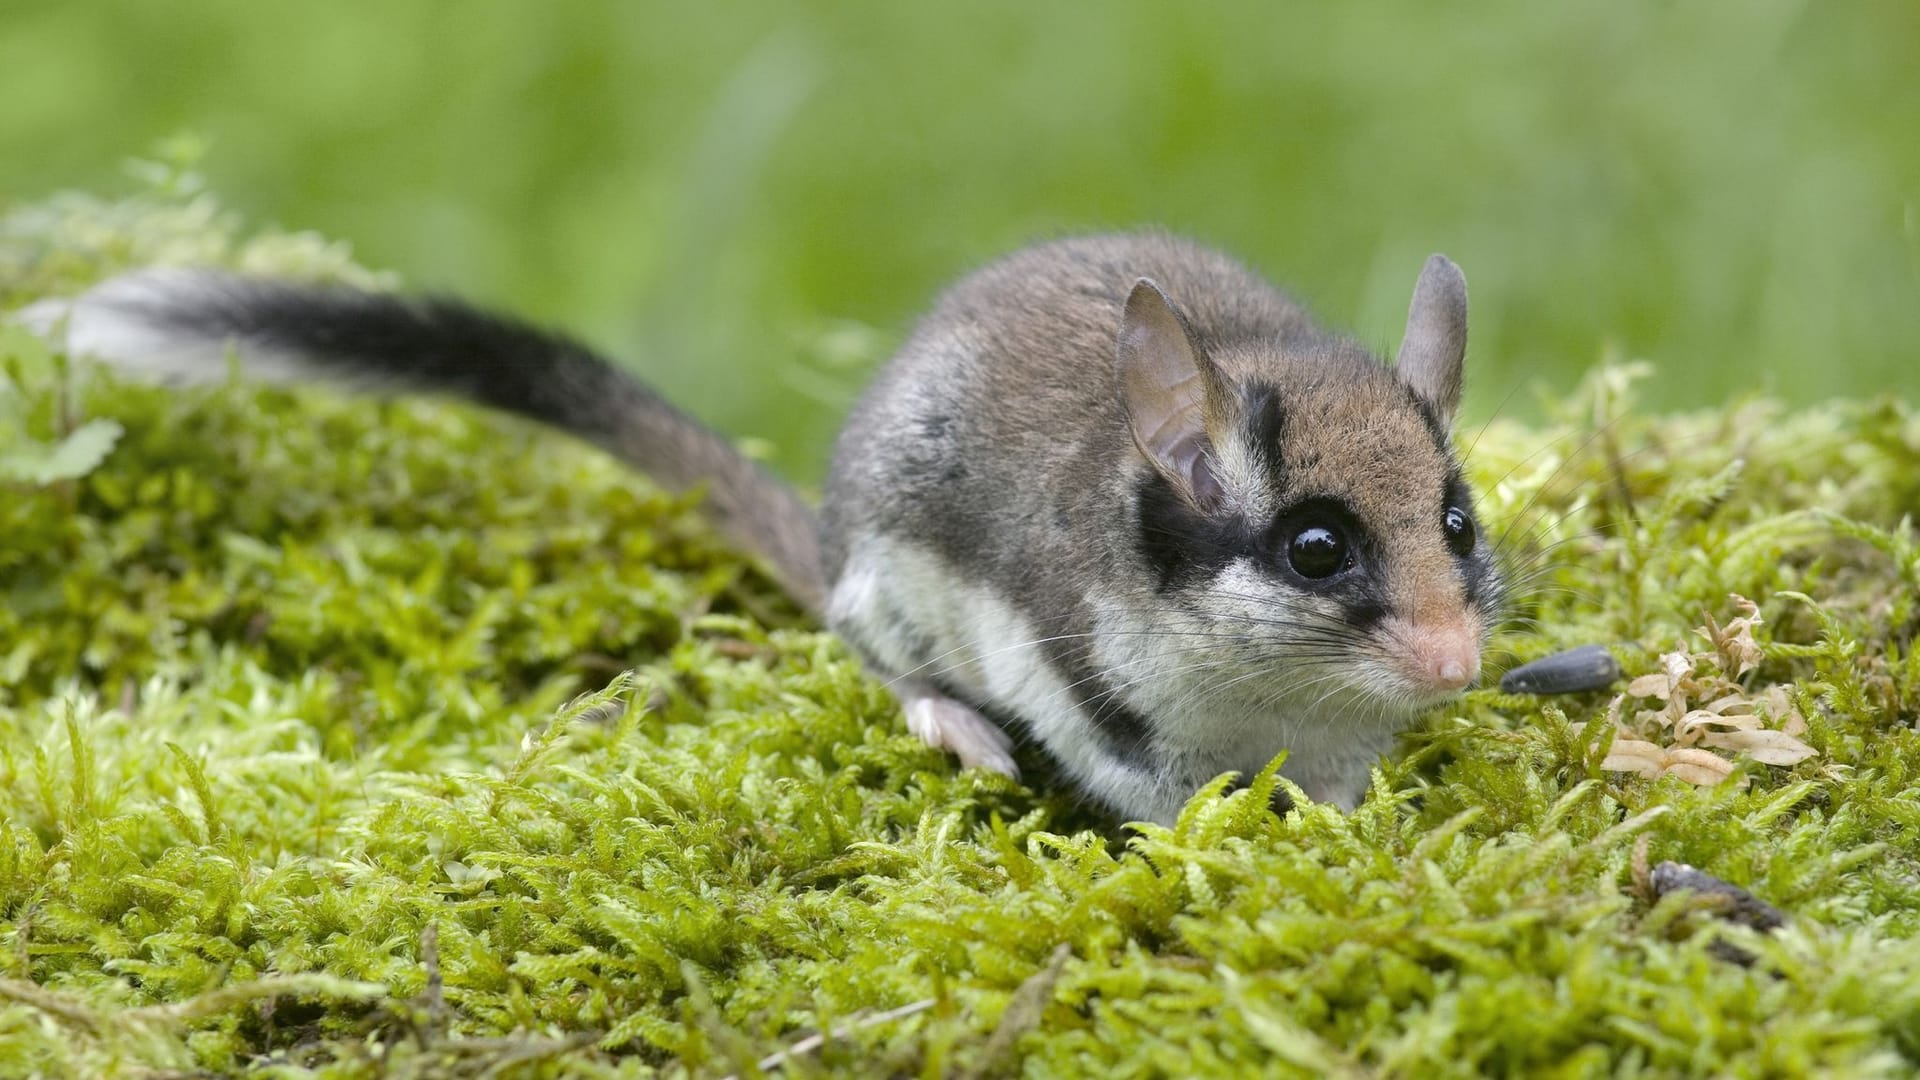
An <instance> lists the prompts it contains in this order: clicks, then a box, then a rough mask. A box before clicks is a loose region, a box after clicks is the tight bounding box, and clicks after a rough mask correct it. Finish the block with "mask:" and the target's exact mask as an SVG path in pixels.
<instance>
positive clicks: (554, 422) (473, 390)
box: [23, 270, 826, 611]
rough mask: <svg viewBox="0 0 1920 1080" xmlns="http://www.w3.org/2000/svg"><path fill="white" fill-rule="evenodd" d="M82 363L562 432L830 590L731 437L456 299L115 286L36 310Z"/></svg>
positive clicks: (521, 326)
mask: <svg viewBox="0 0 1920 1080" xmlns="http://www.w3.org/2000/svg"><path fill="white" fill-rule="evenodd" d="M23 314H24V316H25V318H26V321H27V322H28V323H29V324H32V325H37V326H39V327H40V328H41V329H43V330H46V331H58V329H59V327H60V325H61V322H62V320H63V319H64V323H65V327H66V335H67V336H66V346H67V349H68V351H69V352H70V353H72V354H73V355H75V356H92V357H97V358H99V359H102V360H105V361H106V362H108V363H109V364H111V365H112V366H114V367H115V368H118V369H120V370H122V371H125V372H127V373H129V374H132V375H135V376H139V377H146V378H154V379H161V380H166V381H175V382H177V381H188V382H208V381H213V380H217V379H220V378H222V377H224V376H225V373H226V371H227V366H226V364H227V357H228V355H229V352H230V351H231V352H233V353H235V354H237V356H238V358H239V362H240V365H241V370H242V371H243V372H245V373H246V374H248V375H251V376H254V377H257V378H262V379H267V380H270V381H275V382H320V381H324V382H331V383H336V384H341V385H345V386H348V387H352V388H356V389H361V390H366V391H370V392H378V393H406V392H424V393H436V394H447V395H453V396H457V397H464V398H467V399H470V400H472V401H476V402H479V403H481V404H483V405H488V406H491V407H493V408H496V409H501V410H504V411H506V412H510V413H517V414H519V415H521V416H525V417H529V418H531V419H534V420H537V421H540V422H541V423H544V424H549V425H551V426H553V427H556V428H559V429H561V430H563V431H567V432H569V433H571V434H573V435H576V436H578V437H580V438H582V439H584V440H586V441H588V442H591V443H593V444H595V445H596V446H599V447H601V448H602V449H605V450H606V451H608V452H609V453H611V454H613V455H615V456H616V457H618V458H620V459H621V460H623V461H625V462H627V463H628V464H630V465H633V466H635V467H636V468H638V469H640V470H642V471H644V472H646V473H648V474H649V475H651V476H652V477H653V478H654V479H656V480H658V481H659V482H660V483H662V484H664V485H666V486H668V487H671V488H674V489H678V490H684V489H686V488H689V487H692V486H694V485H696V484H701V483H704V484H706V485H707V511H708V513H709V514H710V515H711V516H712V517H713V518H714V520H715V523H716V524H717V525H718V526H719V528H720V529H721V531H722V532H724V533H725V534H726V535H727V536H728V537H729V538H730V539H732V540H733V541H734V542H735V543H738V544H740V545H741V546H743V547H745V548H747V549H748V550H749V551H751V552H752V553H753V554H755V555H758V556H760V557H761V558H762V559H763V560H765V561H766V562H767V563H768V564H769V568H770V570H771V571H772V572H773V573H774V575H775V577H776V578H777V579H778V580H779V581H780V583H781V584H782V585H783V586H785V587H786V588H787V589H788V590H789V591H790V592H791V593H792V594H793V596H794V597H795V598H796V599H798V600H799V601H800V602H801V603H803V604H805V605H807V606H808V607H810V608H812V609H813V610H815V611H819V610H820V605H821V603H822V600H823V598H824V596H825V592H826V589H825V585H824V583H823V580H822V571H821V565H820V551H819V538H818V534H817V524H816V520H815V517H814V514H813V511H812V510H811V509H810V508H809V507H808V506H807V504H806V503H805V502H804V501H803V500H802V499H801V498H800V496H799V494H798V493H797V492H795V491H794V490H793V489H792V488H791V487H789V486H787V485H786V484H785V483H782V482H781V481H780V480H778V479H776V478H775V477H774V476H772V475H771V474H769V473H768V472H767V471H766V470H764V469H762V468H761V467H760V466H759V465H758V464H756V463H755V462H753V461H752V460H750V459H748V458H746V457H744V456H743V455H741V453H740V452H739V451H738V450H736V449H734V448H733V446H732V445H731V444H730V443H729V442H728V441H727V440H726V439H725V438H723V437H722V436H721V435H719V434H718V433H716V432H714V431H713V430H712V429H710V428H708V427H706V426H705V425H703V424H701V423H699V422H698V421H696V420H694V419H692V418H691V417H689V416H687V415H686V414H685V413H682V412H680V411H679V410H678V409H675V408H674V407H673V406H672V405H669V404H668V403H667V402H666V401H665V400H664V399H662V398H661V397H660V395H658V394H656V393H654V392H653V391H652V390H650V389H648V388H647V387H646V386H645V385H643V384H641V383H640V382H638V381H637V380H635V379H634V378H632V377H631V376H629V375H627V374H625V373H624V372H622V371H621V370H620V369H618V368H616V367H615V366H613V365H612V364H610V363H608V362H607V361H606V360H604V359H603V358H601V357H599V356H597V355H595V354H594V353H593V352H592V351H591V350H589V349H587V348H586V347H585V346H583V345H581V344H579V343H578V342H575V341H571V340H569V339H568V338H566V337H564V336H561V335H559V334H555V333H551V332H548V331H545V330H540V329H537V328H535V327H532V326H529V325H527V324H525V323H522V322H518V321H515V320H513V319H509V318H505V317H502V316H499V315H494V314H490V313H487V312H484V311H479V310H477V309H475V308H472V307H469V306H467V305H466V304H463V303H460V302H458V301H453V300H446V299H439V298H408V297H399V296H392V295H386V294H382V293H373V292H363V291H360V290H356V289H350V288H344V287H314V286H305V285H293V284H287V283H282V282H275V281H265V280H257V279H250V278H244V277H237V276H233V275H230V274H224V273H219V272H214V271H202V270H149V271H143V272H140V273H136V274H131V275H128V276H125V277H120V278H115V279H114V280H112V281H109V282H107V283H106V284H104V285H101V286H99V287H97V288H95V289H94V290H92V291H91V292H88V293H86V294H85V295H83V296H81V297H80V298H79V299H77V300H74V301H64V302H47V303H43V304H39V305H35V306H34V307H32V308H29V309H27V311H26V312H24V313H23Z"/></svg>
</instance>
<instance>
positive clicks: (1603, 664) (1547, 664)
mask: <svg viewBox="0 0 1920 1080" xmlns="http://www.w3.org/2000/svg"><path fill="white" fill-rule="evenodd" d="M1619 677H1620V662H1619V661H1618V660H1615V659H1614V658H1613V654H1612V653H1611V652H1608V651H1607V647H1606V646H1605V645H1582V646H1580V647H1579V648H1577V649H1568V650H1567V651H1566V652H1562V653H1554V654H1553V655H1552V656H1546V657H1542V658H1540V659H1538V660H1535V661H1534V662H1533V663H1531V664H1522V665H1520V666H1519V667H1517V668H1514V669H1513V670H1512V671H1509V672H1507V673H1506V674H1505V675H1502V676H1501V677H1500V689H1501V690H1502V691H1504V692H1506V693H1509V694H1577V693H1580V692H1581V691H1583V690H1603V689H1605V688H1607V687H1608V686H1611V685H1613V683H1614V680H1616V679H1618V678H1619Z"/></svg>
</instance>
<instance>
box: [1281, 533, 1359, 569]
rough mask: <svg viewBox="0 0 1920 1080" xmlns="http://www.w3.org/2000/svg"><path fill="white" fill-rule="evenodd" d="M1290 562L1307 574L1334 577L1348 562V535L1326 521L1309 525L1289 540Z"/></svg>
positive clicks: (1288, 560)
mask: <svg viewBox="0 0 1920 1080" xmlns="http://www.w3.org/2000/svg"><path fill="white" fill-rule="evenodd" d="M1287 562H1288V564H1289V565H1291V566H1292V567H1293V572H1294V573H1296V574H1299V575H1300V576H1301V577H1303V578H1324V577H1332V576H1333V575H1335V574H1337V573H1339V572H1340V571H1341V570H1342V569H1344V568H1345V567H1346V565H1347V538H1346V537H1344V536H1341V535H1340V533H1339V531H1338V530H1335V529H1330V528H1327V527H1326V526H1325V525H1309V526H1307V527H1306V528H1304V529H1301V530H1300V531H1299V532H1297V533H1294V534H1293V539H1292V540H1290V541H1288V542H1287Z"/></svg>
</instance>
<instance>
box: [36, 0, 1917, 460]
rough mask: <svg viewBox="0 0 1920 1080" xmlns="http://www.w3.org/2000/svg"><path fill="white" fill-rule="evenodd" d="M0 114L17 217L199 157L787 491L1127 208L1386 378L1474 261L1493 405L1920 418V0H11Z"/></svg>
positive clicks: (266, 206) (259, 202)
mask: <svg viewBox="0 0 1920 1080" xmlns="http://www.w3.org/2000/svg"><path fill="white" fill-rule="evenodd" d="M0 101H4V102H5V106H4V108H0V199H4V200H6V201H8V202H17V201H22V200H31V199H34V198H37V197H39V196H42V195H44V194H45V193H47V192H50V191H52V190H54V189H58V188H70V187H79V188H87V189H91V190H94V191H101V192H111V191H114V190H121V189H131V188H132V187H133V184H132V182H131V181H130V180H128V179H127V177H126V174H125V171H124V168H123V164H122V162H123V161H124V159H126V158H127V157H129V156H132V155H136V154H140V153H143V152H146V151H147V150H149V149H150V148H151V147H152V146H153V145H154V144H155V142H156V140H159V139H161V138H163V137H166V136H169V135H172V134H175V133H179V132H183V131H191V132H197V133H199V134H201V135H204V136H205V137H206V138H207V139H208V141H209V148H208V150H207V152H206V154H205V156H204V157H203V158H202V160H201V168H202V171H203V172H204V173H205V174H206V175H207V176H208V178H209V181H210V183H211V185H212V188H213V190H214V191H216V192H217V193H219V194H220V195H221V196H222V197H223V198H225V200H226V201H227V202H228V203H229V204H231V205H233V206H235V207H237V208H239V209H241V210H242V211H244V212H246V213H247V214H249V215H251V216H253V217H255V218H256V219H259V220H263V221H271V222H276V223H278V224H281V225H283V226H286V227H289V228H301V229H309V228H310V229H315V230H319V231H321V232H323V233H326V234H328V235H331V236H334V237H339V238H344V239H346V240H349V241H351V242H352V244H353V245H354V247H355V250H356V251H357V252H358V253H359V255H360V257H361V258H362V260H363V261H365V262H367V263H369V264H372V265H375V266H381V267H390V268H393V269H397V270H399V271H400V272H401V273H402V274H403V275H404V276H405V277H406V278H407V280H409V281H410V282H411V283H413V284H415V285H421V286H431V287H434V288H441V289H450V290H455V291H458V292H461V293H465V294H468V295H471V296H473V297H476V298H479V299H482V300H484V301H487V302H490V303H495V304H499V305H504V306H506V307H508V308H511V309H513V310H516V311H519V312H521V313H524V314H527V315H530V316H533V317H536V318H538V319H541V320H547V321H551V322H554V323H557V324H560V325H562V326H565V327H568V328H570V329H573V330H574V331H576V332H578V333H579V334H581V335H582V336H584V337H586V338H587V339H589V340H591V341H593V342H595V343H597V344H600V345H602V346H605V347H606V348H608V349H611V350H613V351H615V352H616V353H618V354H619V355H621V356H622V357H623V358H626V359H628V360H629V361H630V362H631V363H632V364H633V365H634V366H635V367H636V368H638V369H640V370H641V371H643V372H644V373H645V374H646V375H647V376H648V377H650V378H651V379H653V380H654V381H655V382H656V383H658V384H659V385H661V386H662V387H663V388H664V389H665V390H666V391H667V392H668V393H669V394H670V395H671V396H673V397H675V398H677V399H678V400H681V401H682V402H684V403H685V404H687V405H688V406H689V407H691V408H692V409H693V410H694V411H696V412H698V413H700V414H702V415H704V416H706V417H708V418H709V419H711V420H713V421H714V422H715V423H717V424H719V425H720V426H722V427H723V428H725V429H726V430H728V431H731V432H734V433H736V434H740V435H752V436H758V437H764V438H766V439H768V440H770V441H771V442H772V444H773V446H774V448H775V452H776V456H777V458H778V459H779V461H780V462H781V463H782V464H783V465H785V466H786V467H787V468H788V469H789V471H791V472H792V473H793V474H794V475H796V476H797V477H799V478H801V479H803V480H811V479H813V478H815V477H817V476H818V475H819V471H820V466H821V463H822V462H823V460H824V456H825V451H826V447H827V444H828V441H829V440H830V438H831V435H832V432H833V430H834V428H835V426H836V425H837V422H838V420H839V417H840V415H841V414H842V413H843V411H844V410H845V409H846V407H847V406H848V405H849V404H850V402H851V400H852V397H853V395H854V394H856V393H857V392H858V389H859V387H860V386H861V384H862V382H863V380H864V377H865V375H866V373H867V371H868V370H870V368H871V367H872V366H873V365H875V364H877V363H879V362H880V361H881V360H882V359H884V357H885V355H886V354H887V352H888V350H889V349H890V348H891V346H892V345H893V344H894V343H896V342H897V341H898V340H899V339H900V337H901V336H902V335H903V334H904V333H905V331H906V330H907V328H908V327H909V326H910V325H911V322H912V319H913V318H914V317H915V315H916V314H917V313H918V312H919V311H920V310H922V309H923V308H924V306H925V305H926V304H927V302H928V301H929V299H930V298H931V297H932V296H933V295H934V293H935V292H936V291H937V290H938V289H939V287H940V286H941V284H942V283H943V282H945V281H947V280H949V279H951V278H952V277H954V276H955V275H957V274H959V273H961V272H963V271H965V270H966V269H968V268H969V267H971V266H974V265H976V264H978V263H979V262H981V261H982V260H985V259H987V258H989V257H991V256H992V255H994V254H995V253H998V252H1000V251H1003V250H1005V249H1008V248H1011V247H1014V246H1017V245H1019V244H1022V243H1024V242H1026V241H1029V240H1032V239H1035V238H1038V237H1042V236H1046V235H1050V234H1055V233H1059V232H1064V231H1073V230H1084V229H1093V228H1106V227H1113V226H1124V225H1134V224H1140V223H1160V224H1165V225H1168V226H1172V227H1174V228H1176V229H1180V230H1184V231H1187V232H1190V233H1193V234H1195V235H1197V236H1200V237H1202V238H1205V239H1208V240H1211V241H1214V242H1217V243H1219V244H1221V245H1223V246H1225V247H1227V248H1228V249H1230V250H1232V251H1234V252H1236V253H1237V254H1239V255H1241V256H1242V257H1244V258H1246V259H1248V260H1249V261H1251V262H1253V263H1254V264H1255V265H1257V266H1259V267H1260V268H1262V269H1263V270H1265V271H1266V272H1268V273H1269V274H1271V275H1272V276H1273V277H1275V278H1276V279H1278V280H1280V281H1282V282H1284V283H1286V284H1288V285H1289V286H1290V287H1292V288H1293V289H1294V290H1295V291H1296V292H1297V293H1298V294H1299V295H1301V296H1302V297H1303V298H1304V299H1306V300H1307V301H1308V302H1309V303H1310V304H1311V305H1312V306H1313V307H1315V308H1316V309H1317V310H1318V311H1319V312H1320V313H1321V315H1322V316H1323V318H1325V319H1326V320H1327V321H1328V322H1330V323H1332V324H1334V325H1337V326H1341V327H1345V328H1349V329H1353V330H1355V331H1357V332H1358V333H1359V334H1360V335H1361V336H1362V337H1363V338H1365V339H1366V340H1368V341H1370V342H1372V343H1374V344H1376V345H1378V346H1380V347H1381V348H1382V349H1383V350H1386V351H1388V352H1390V351H1391V348H1392V347H1393V345H1394V343H1395V342H1396V341H1397V339H1398V335H1399V330H1400V323H1401V320H1402V318H1403V317H1404V312H1405V305H1406V302H1407V296H1408V292H1409V290H1410V288H1411V286H1412V282H1413V278H1414V276H1415V273H1416V272H1417V270H1418V267H1419V263H1420V260H1421V259H1422V257H1424V256H1425V255H1426V253H1428V252H1429V251H1433V250H1445V251H1447V252H1449V253H1451V254H1452V255H1453V256H1454V257H1455V258H1456V259H1457V260H1459V262H1460V263H1461V264H1462V265H1463V266H1464V267H1465V268H1466V271H1467V275H1468V279H1469V281H1470V282H1471V284H1472V292H1473V301H1474V308H1473V320H1474V322H1473V347H1472V354H1471V361H1470V370H1469V374H1470V392H1469V396H1468V405H1467V417H1468V419H1469V420H1470V421H1472V420H1477V419H1479V418H1483V417H1485V416H1487V415H1490V414H1491V413H1492V412H1494V411H1495V410H1496V409H1499V410H1501V411H1503V412H1504V413H1505V414H1508V415H1518V416H1522V417H1526V416H1529V415H1537V413H1538V410H1539V409H1540V404H1539V402H1538V400H1537V399H1536V397H1535V395H1534V394H1533V393H1532V392H1531V391H1530V390H1529V387H1530V386H1532V385H1534V384H1538V385H1539V386H1541V387H1543V388H1544V389H1545V390H1546V391H1547V392H1549V393H1551V392H1555V391H1559V390H1563V389H1565V388H1566V387H1568V386H1570V385H1572V383H1573V382H1574V380H1576V379H1577V378H1578V377H1579V375H1580V373H1581V372H1582V371H1583V370H1584V369H1586V368H1587V367H1588V366H1590V365H1591V364H1593V363H1594V362H1595V361H1596V360H1598V359H1600V358H1601V357H1602V356H1603V355H1618V356H1642V357H1646V358H1648V359H1651V360H1653V361H1655V362H1656V363H1657V364H1658V365H1659V366H1660V370H1661V374H1660V376H1659V377H1658V380H1657V382H1656V383H1655V384H1654V387H1653V389H1652V390H1651V391H1650V393H1649V395H1648V402H1649V406H1650V407H1654V406H1657V407H1676V406H1692V405H1701V404H1708V403H1712V402H1716V401H1721V400H1724V399H1726V398H1727V397H1728V396H1729V395H1731V394H1735V393H1740V392H1743V391H1747V390H1749V389H1761V390H1766V391H1769V392H1773V393H1777V394H1780V395H1783V396H1785V397H1787V398H1789V399H1792V400H1802V401H1804V400H1810V399H1813V398H1817V397H1821V396H1825V395H1830V394H1866V393H1873V392H1878V391H1882V390H1886V389H1889V388H1891V389H1892V390H1893V391H1895V392H1898V393H1901V394H1903V395H1905V396H1907V397H1915V396H1920V394H1916V391H1920V344H1917V343H1920V220H1917V218H1920V209H1917V208H1916V207H1917V205H1920V138H1917V137H1916V133H1920V4H1915V3H1913V2H1912V0H1866V2H1861V3H1849V4H1818V3H1813V2H1810V0H1807V2H1801V0H1791V2H1789V0H1756V2H1743V3H1730V2H1728V3H1643V2H1628V3H1616V2H1583V3H1569V4H1540V3H1527V2H1522V0H1496V2H1491V3H1483V4H1476V5H1449V4H1433V3H1422V2H1399V3H1381V4H1343V5H1312V6H1308V5H1299V6H1294V5H1279V4H1272V3H1239V4H1233V3H1220V4H1205V5H1172V4H1166V3H1107V4H1079V3H1061V4H1051V3H1049V4H1036V3H1031V2H1020V3H1003V2H985V3H969V4H962V5H933V4H904V3H897V2H896V3H885V2H877V0H876V2H860V3H851V2H849V3H825V2H797V3H780V4H771V3H767V4H714V5H696V4H684V3H683V4H671V5H669V4H652V3H648V4H590V5H589V4H569V3H548V4H540V5H534V4H509V3H492V2H464V3H405V4H395V3H391V2H367V0H333V2H329V3H325V4H310V5H298V6H296V5H283V4H263V3H258V2H242V0H219V2H212V0H209V2H195V3H190V4H157V3H152V2H151V0H109V2H98V3H87V4H79V3H70V2H63V3H21V2H19V0H13V2H10V3H8V4H7V5H6V9H5V12H4V14H0ZM1516 388H1518V392H1517V393H1516V392H1515V391H1516Z"/></svg>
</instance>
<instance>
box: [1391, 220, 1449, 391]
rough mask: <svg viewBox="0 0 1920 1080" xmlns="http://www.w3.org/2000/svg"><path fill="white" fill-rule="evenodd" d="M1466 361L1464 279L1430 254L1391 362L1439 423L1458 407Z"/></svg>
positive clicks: (1446, 261) (1442, 257) (1443, 259)
mask: <svg viewBox="0 0 1920 1080" xmlns="http://www.w3.org/2000/svg"><path fill="white" fill-rule="evenodd" d="M1466 357H1467V279H1466V276H1465V275H1463V274H1461V273H1460V268H1459V267H1458V266H1455V265H1453V260H1452V259H1449V258H1447V257H1446V256H1445V255H1435V256H1432V257H1431V258H1429V259H1428V260H1427V265H1426V266H1424V267H1422V268H1421V270H1420V280H1419V282H1418V283H1416V284H1415V285H1414V287H1413V305H1412V306H1411V307H1410V308H1408V309H1407V334H1406V336H1405V337H1403V338H1401V339H1400V355H1399V357H1398V358H1396V359H1395V360H1394V362H1393V364H1394V367H1395V368H1396V369H1398V370H1399V372H1400V378H1401V379H1402V380H1403V381H1405V382H1406V384H1407V385H1408V386H1410V387H1412V388H1413V392H1414V393H1415V394H1417V395H1419V397H1420V400H1421V401H1424V402H1426V403H1427V405H1428V406H1429V407H1431V408H1432V409H1433V411H1434V412H1435V413H1436V414H1438V416H1439V417H1440V422H1441V423H1443V424H1452V423H1453V413H1454V410H1455V409H1457V408H1459V407H1460V369H1461V366H1462V364H1463V363H1464V361H1465V360H1466Z"/></svg>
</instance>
